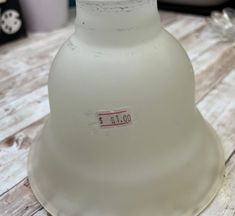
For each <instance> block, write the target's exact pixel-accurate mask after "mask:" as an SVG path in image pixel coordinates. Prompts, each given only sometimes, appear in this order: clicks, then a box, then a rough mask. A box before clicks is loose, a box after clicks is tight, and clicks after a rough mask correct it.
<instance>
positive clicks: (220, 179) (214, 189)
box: [27, 122, 225, 216]
mask: <svg viewBox="0 0 235 216" xmlns="http://www.w3.org/2000/svg"><path fill="white" fill-rule="evenodd" d="M205 125H206V129H207V130H208V133H211V134H212V135H213V139H214V143H215V144H216V147H217V154H218V167H217V170H218V173H217V177H216V178H215V180H214V183H213V185H212V186H211V189H210V190H209V191H208V193H207V195H206V196H205V198H204V199H202V201H201V202H200V203H198V205H197V206H196V207H195V208H193V209H189V210H188V211H187V212H186V213H185V214H184V215H182V216H199V215H200V214H201V213H203V212H204V211H205V210H206V209H207V208H208V207H209V206H210V205H211V204H212V203H213V201H214V200H215V198H216V197H217V195H218V193H219V191H220V190H221V187H222V185H223V183H224V173H225V165H224V161H225V156H224V150H223V147H222V141H221V140H220V138H219V136H218V135H217V133H216V132H215V130H214V129H213V128H212V126H211V125H210V124H209V123H207V122H205ZM34 148H35V145H33V146H32V147H31V148H30V151H29V156H28V162H27V168H28V179H29V183H30V186H31V189H32V192H33V194H34V196H35V197H36V199H37V201H38V202H39V203H40V204H41V205H42V207H43V208H44V209H45V210H46V211H47V212H48V213H50V214H51V215H52V216H62V215H61V213H60V210H58V209H59V208H56V206H54V205H53V204H51V203H50V202H48V201H47V199H46V197H44V196H43V194H42V193H41V192H40V189H39V187H38V183H37V180H36V179H35V178H34V177H33V176H34V175H33V169H32V164H33V155H34ZM60 209H61V208H60Z"/></svg>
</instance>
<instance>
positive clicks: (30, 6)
mask: <svg viewBox="0 0 235 216" xmlns="http://www.w3.org/2000/svg"><path fill="white" fill-rule="evenodd" d="M20 3H21V7H22V10H23V15H24V18H25V22H26V25H27V29H28V31H30V32H45V31H51V30H54V29H57V28H61V27H63V26H64V25H65V24H66V23H67V20H68V0H40V1H38V0H20Z"/></svg>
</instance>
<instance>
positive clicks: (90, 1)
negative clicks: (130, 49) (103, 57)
mask: <svg viewBox="0 0 235 216" xmlns="http://www.w3.org/2000/svg"><path fill="white" fill-rule="evenodd" d="M159 31H160V19H159V14H158V10H157V0H77V18H76V35H77V36H78V37H79V39H80V40H82V41H83V42H87V43H89V44H96V45H101V46H103V45H111V46H120V45H121V46H125V45H131V44H136V43H141V41H145V40H150V39H151V38H154V37H156V34H157V33H158V32H159Z"/></svg>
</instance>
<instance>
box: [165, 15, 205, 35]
mask: <svg viewBox="0 0 235 216" xmlns="http://www.w3.org/2000/svg"><path fill="white" fill-rule="evenodd" d="M205 25H206V21H205V18H203V17H196V18H195V16H191V15H184V16H183V17H181V18H180V19H179V20H178V21H177V22H173V23H171V24H170V25H168V26H166V27H165V29H166V30H167V31H169V32H170V33H171V34H173V35H174V36H175V37H176V38H177V39H178V40H183V39H184V38H186V37H188V36H189V35H190V34H192V33H193V32H196V31H198V30H199V29H202V28H203V27H204V26H205ZM185 26H187V28H185Z"/></svg>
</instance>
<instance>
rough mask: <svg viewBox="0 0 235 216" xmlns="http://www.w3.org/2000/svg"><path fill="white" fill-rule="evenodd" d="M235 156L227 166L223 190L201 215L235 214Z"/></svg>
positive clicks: (232, 215)
mask: <svg viewBox="0 0 235 216" xmlns="http://www.w3.org/2000/svg"><path fill="white" fill-rule="evenodd" d="M234 200H235V157H233V158H232V159H231V160H230V161H229V163H228V164H227V166H226V173H225V182H224V184H223V188H222V190H221V191H220V192H219V194H218V196H217V197H216V199H215V200H214V202H213V203H212V204H211V205H210V207H209V208H207V209H206V210H205V212H204V213H203V214H202V215H201V216H234V215H235V202H234Z"/></svg>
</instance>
